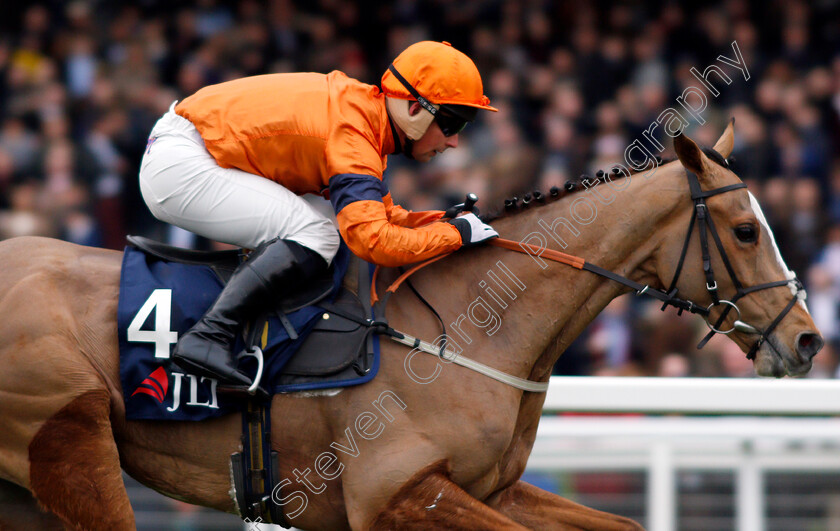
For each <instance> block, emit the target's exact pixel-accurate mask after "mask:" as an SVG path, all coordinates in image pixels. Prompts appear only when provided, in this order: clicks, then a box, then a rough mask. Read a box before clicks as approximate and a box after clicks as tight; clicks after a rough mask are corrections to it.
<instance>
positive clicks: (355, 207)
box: [330, 174, 461, 267]
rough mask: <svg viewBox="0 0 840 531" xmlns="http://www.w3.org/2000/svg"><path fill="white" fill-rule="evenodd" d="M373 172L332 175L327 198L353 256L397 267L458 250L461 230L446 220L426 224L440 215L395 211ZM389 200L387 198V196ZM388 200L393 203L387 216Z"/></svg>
mask: <svg viewBox="0 0 840 531" xmlns="http://www.w3.org/2000/svg"><path fill="white" fill-rule="evenodd" d="M383 191H385V190H383V185H382V182H381V181H380V180H379V179H378V178H376V177H374V176H371V175H358V174H343V175H335V176H333V177H332V178H331V179H330V201H331V202H332V204H333V208H335V211H336V218H337V220H338V229H339V232H341V236H342V237H343V238H344V241H345V242H346V243H347V245H348V247H350V250H351V251H353V253H354V254H356V255H357V256H359V257H361V258H363V259H364V260H367V261H368V262H372V263H374V264H377V265H382V266H387V267H396V266H401V265H406V264H411V263H415V262H420V261H423V260H428V259H429V258H434V257H435V256H438V255H441V254H444V253H448V252H452V251H455V250H457V249H459V248H461V234H460V233H459V231H458V229H456V228H455V227H454V226H452V225H450V224H448V223H431V224H427V225H425V226H416V228H410V227H407V226H401V224H402V223H405V224H408V223H417V224H418V225H424V224H425V223H428V222H430V221H434V220H435V219H438V218H440V217H441V216H442V215H443V213H442V212H441V213H437V212H429V213H427V212H409V211H406V210H405V209H403V208H401V207H397V208H399V211H395V207H394V205H393V201H392V200H391V199H390V193H388V192H387V191H385V192H386V193H385V194H383V193H382V192H383ZM386 198H387V200H386ZM386 203H390V205H391V216H393V217H392V218H389V215H388V209H387V208H386Z"/></svg>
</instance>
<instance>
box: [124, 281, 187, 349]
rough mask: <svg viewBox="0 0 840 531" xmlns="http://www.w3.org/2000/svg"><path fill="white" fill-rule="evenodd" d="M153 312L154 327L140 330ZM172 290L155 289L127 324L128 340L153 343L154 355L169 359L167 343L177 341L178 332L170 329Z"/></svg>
mask: <svg viewBox="0 0 840 531" xmlns="http://www.w3.org/2000/svg"><path fill="white" fill-rule="evenodd" d="M152 310H154V312H155V329H154V330H140V327H141V326H143V323H145V322H146V319H148V318H149V314H151V313H152ZM171 315H172V290H171V289H156V290H154V291H153V292H152V294H151V295H149V298H148V299H146V302H144V303H143V306H141V307H140V310H139V311H138V312H137V315H135V316H134V319H132V320H131V324H130V325H128V340H129V341H137V342H141V343H154V344H155V357H156V358H164V359H169V345H172V344H173V343H177V342H178V332H175V331H173V330H170V329H169V327H170V321H171Z"/></svg>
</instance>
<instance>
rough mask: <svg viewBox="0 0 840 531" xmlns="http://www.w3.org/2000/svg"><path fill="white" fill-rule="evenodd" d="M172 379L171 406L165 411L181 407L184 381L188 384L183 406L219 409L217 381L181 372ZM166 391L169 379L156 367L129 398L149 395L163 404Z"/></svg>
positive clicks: (160, 368)
mask: <svg viewBox="0 0 840 531" xmlns="http://www.w3.org/2000/svg"><path fill="white" fill-rule="evenodd" d="M172 377H173V378H174V379H175V382H174V383H173V384H172V405H171V406H169V407H167V408H166V410H167V411H169V412H170V413H171V412H173V411H177V410H178V408H179V407H181V390H182V389H183V388H184V386H185V385H186V383H184V380H189V382H190V383H189V386H190V391H189V393H190V395H189V400H188V401H187V402H184V405H185V406H193V407H207V408H210V409H219V397H218V395H217V394H216V387H217V386H218V385H219V382H218V380H216V379H215V378H208V377H206V376H201V377H198V376H196V375H195V374H189V373H182V372H173V373H172ZM168 390H169V379H168V378H167V376H166V371H165V370H164V368H163V367H158V368H157V369H155V370H154V372H152V374H150V375H149V377H148V378H146V379H145V380H143V382H142V383H141V384H140V386H139V387H138V388H137V389H136V390H135V391H134V392H133V393H131V396H134V395H136V394H144V395H149V396H151V397H153V398H154V399H155V400H157V401H158V402H160V403H161V404H163V403H164V401H165V400H166V397H167V395H168V393H167V391H168ZM201 399H204V401H201Z"/></svg>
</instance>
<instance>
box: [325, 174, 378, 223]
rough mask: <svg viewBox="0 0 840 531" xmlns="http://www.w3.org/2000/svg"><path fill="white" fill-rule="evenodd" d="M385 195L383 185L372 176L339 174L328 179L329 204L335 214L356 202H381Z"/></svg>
mask: <svg viewBox="0 0 840 531" xmlns="http://www.w3.org/2000/svg"><path fill="white" fill-rule="evenodd" d="M387 193H388V188H387V187H386V186H385V183H383V182H382V181H380V180H379V179H377V178H376V177H374V176H373V175H361V174H358V173H339V174H337V175H333V176H332V177H330V202H331V203H332V206H333V209H335V213H336V214H338V213H339V212H341V209H343V208H344V207H346V206H347V205H349V204H350V203H354V202H356V201H382V197H383V196H385V195H386V194H387Z"/></svg>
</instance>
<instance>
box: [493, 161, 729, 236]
mask: <svg viewBox="0 0 840 531" xmlns="http://www.w3.org/2000/svg"><path fill="white" fill-rule="evenodd" d="M701 149H702V150H703V153H704V154H705V155H706V156H707V157H708V158H709V159H710V160H712V161H713V162H715V163H716V164H718V165H719V166H721V167H723V168H726V169H731V167H730V163H731V162H733V160H734V159H733V158H732V157H730V158H729V159H725V158H724V157H723V155H721V154H720V153H718V152H717V151H715V150H714V149H712V148H709V147H702V148H701ZM675 160H677V159H676V158H672V159H667V160H663V159H662V158H660V157H656V166H657V167H659V166H661V165H663V164H667V163H669V162H673V161H675ZM649 168H650V166H648V167H646V168H644V169H642V170H639V171H637V172H635V173H630V174H627V173H624V172H623V171H621V170H620V169H619V168H618V167H614V168H612V169H611V170H610V171H609V173H607V172H604V171H603V170H598V171H597V172H595V176H594V177H592V176H589V175H586V174H583V175H581V176H580V177H578V178H577V179H570V180H568V181H566V182H565V184H563V187H562V188H561V187H558V186H552V187H551V188H550V189H549V191H548V193H543V192H540V191H539V190H534V191H533V192H529V193H526V194H524V195H522V196H521V197H520V196H514V197H511V198H510V199H505V204H504V208H503V209H495V210H492V211H490V212H489V213H488V214H486V215H483V216H481V218H482V219H483V220H484V221H485V222H488V223H489V222H491V221H496V220H499V219H501V218H505V217H509V216H513V215H516V214H517V213H519V212H522V211H524V210H525V209H527V208H529V207H538V206H541V205H545V204H547V203H550V202H554V201H557V200H558V199H563V198H564V197H567V196H569V195H572V194H574V193H577V192H580V191H581V190H586V189H588V188H592V187H593V186H596V185H598V184H603V183H606V182H607V181H614V180H617V179H624V178H626V177H630V176H631V175H636V174H637V173H640V172H642V171H645V170H647V169H649Z"/></svg>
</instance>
